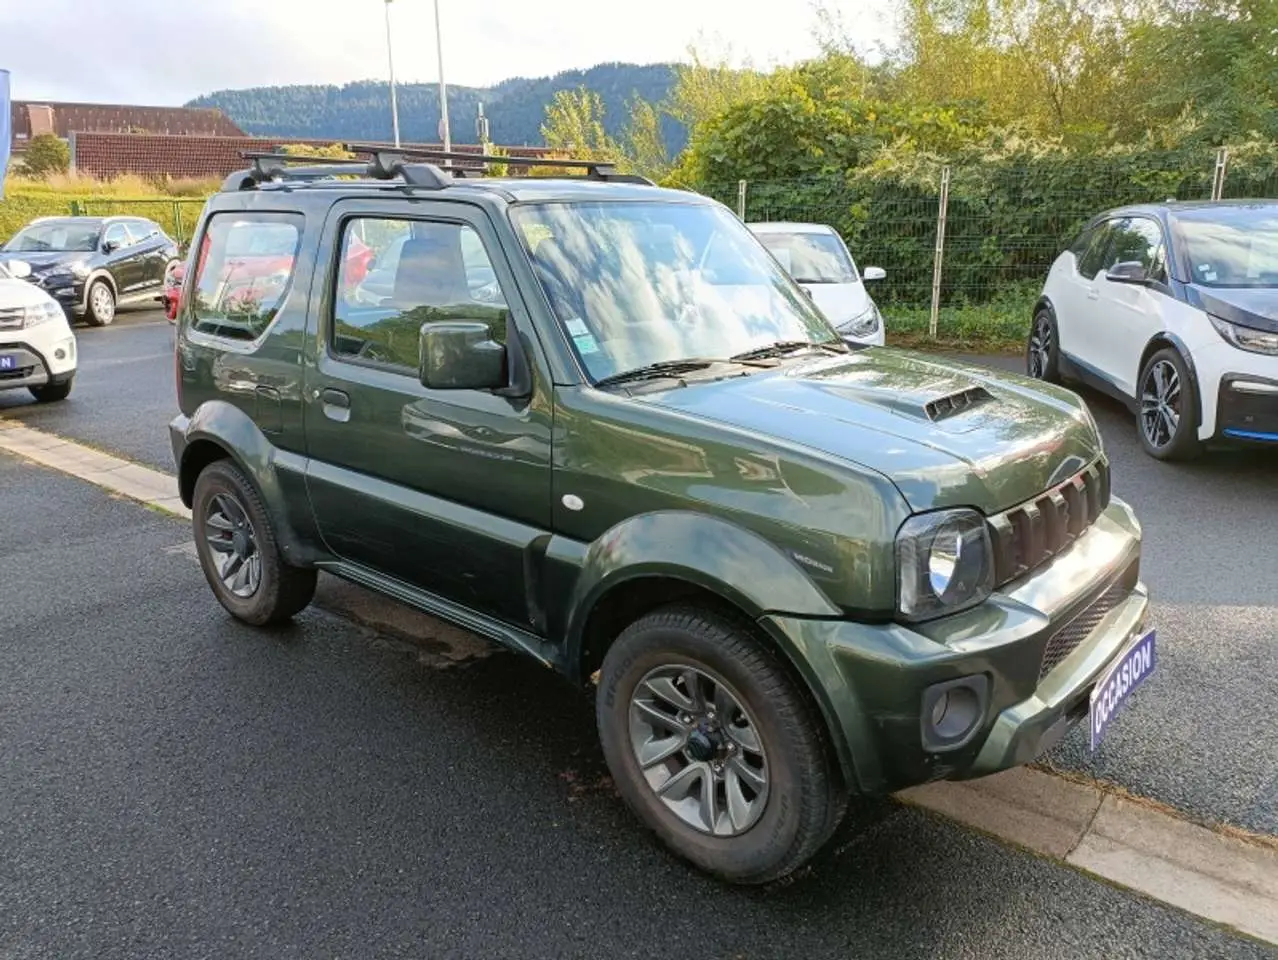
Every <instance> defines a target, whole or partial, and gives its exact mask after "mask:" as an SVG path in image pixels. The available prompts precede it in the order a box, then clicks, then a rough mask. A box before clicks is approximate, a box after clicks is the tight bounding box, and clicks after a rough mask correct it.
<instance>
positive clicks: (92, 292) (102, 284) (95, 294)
mask: <svg viewBox="0 0 1278 960" xmlns="http://www.w3.org/2000/svg"><path fill="white" fill-rule="evenodd" d="M87 319H88V321H89V323H91V324H93V325H94V326H95V327H105V326H106V325H107V324H109V323H111V322H112V321H113V320H115V294H114V293H112V292H111V286H110V284H108V283H107V282H106V281H105V280H94V281H93V285H92V286H91V287H89V309H88V312H87Z"/></svg>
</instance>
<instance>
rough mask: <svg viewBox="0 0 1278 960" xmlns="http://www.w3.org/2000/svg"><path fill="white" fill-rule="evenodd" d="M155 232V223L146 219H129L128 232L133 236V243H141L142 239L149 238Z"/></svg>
mask: <svg viewBox="0 0 1278 960" xmlns="http://www.w3.org/2000/svg"><path fill="white" fill-rule="evenodd" d="M156 233H157V228H156V226H155V224H153V223H148V222H147V221H146V220H130V221H129V234H130V236H132V237H133V242H134V243H142V242H143V241H144V240H150V239H151V238H152V237H154V236H155V234H156Z"/></svg>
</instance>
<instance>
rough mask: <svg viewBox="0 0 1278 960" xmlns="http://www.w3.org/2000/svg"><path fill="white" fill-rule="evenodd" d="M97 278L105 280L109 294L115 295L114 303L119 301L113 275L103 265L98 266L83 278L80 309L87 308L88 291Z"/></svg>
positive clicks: (118, 289) (118, 291)
mask: <svg viewBox="0 0 1278 960" xmlns="http://www.w3.org/2000/svg"><path fill="white" fill-rule="evenodd" d="M99 280H105V281H106V283H107V286H108V287H110V288H111V296H113V297H115V300H116V303H119V302H120V288H119V287H117V286H116V284H115V277H113V276H112V275H111V271H110V270H108V269H106V268H105V267H98V269H96V270H94V271H93V272H91V273H90V274H89V275H88V276H87V277H85V278H84V293H83V294H82V295H81V296H80V309H81V310H88V309H89V291H90V290H91V289H92V288H93V285H94V284H95V283H97V282H98V281H99Z"/></svg>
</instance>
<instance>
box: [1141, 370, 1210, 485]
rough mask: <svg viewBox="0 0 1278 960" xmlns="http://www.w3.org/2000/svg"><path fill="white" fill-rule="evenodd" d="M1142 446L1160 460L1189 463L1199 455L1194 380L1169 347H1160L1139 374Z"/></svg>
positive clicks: (1199, 445)
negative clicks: (1188, 461)
mask: <svg viewBox="0 0 1278 960" xmlns="http://www.w3.org/2000/svg"><path fill="white" fill-rule="evenodd" d="M1139 397H1140V412H1139V414H1138V415H1137V416H1138V417H1139V420H1138V423H1137V425H1138V428H1139V433H1140V440H1141V445H1142V446H1143V447H1144V448H1145V452H1146V453H1148V454H1149V455H1150V456H1151V457H1155V458H1157V459H1159V460H1189V459H1191V458H1193V457H1195V456H1197V455H1198V454H1199V453H1201V452H1202V443H1201V442H1200V441H1199V439H1198V424H1197V423H1195V419H1196V418H1195V416H1194V414H1195V411H1197V409H1198V391H1197V386H1196V385H1195V383H1194V378H1193V376H1192V375H1191V374H1190V372H1189V369H1188V368H1187V367H1186V365H1185V361H1184V360H1183V359H1182V358H1181V356H1180V353H1179V352H1178V351H1176V350H1174V349H1172V348H1171V347H1163V348H1162V349H1161V350H1159V351H1157V352H1156V353H1155V354H1153V356H1151V357H1150V358H1149V359H1148V360H1146V361H1145V366H1144V368H1143V369H1142V370H1141V372H1140V392H1139Z"/></svg>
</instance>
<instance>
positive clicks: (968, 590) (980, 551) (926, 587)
mask: <svg viewBox="0 0 1278 960" xmlns="http://www.w3.org/2000/svg"><path fill="white" fill-rule="evenodd" d="M896 566H897V606H898V610H899V612H900V614H901V617H902V618H904V619H906V620H914V621H917V620H930V619H932V618H933V617H940V616H944V615H945V614H948V613H956V612H958V611H959V610H964V609H966V608H968V607H971V606H975V605H976V604H978V603H980V602H981V601H982V600H984V599H985V598H986V597H988V596H989V595H990V591H991V590H992V589H993V583H994V564H993V550H992V548H991V546H990V535H989V528H988V527H987V526H986V524H985V518H984V517H983V516H981V515H980V514H979V513H977V512H976V511H974V510H944V511H940V512H937V513H924V514H920V515H918V516H916V517H910V519H909V520H907V521H905V523H904V524H903V525H902V526H901V531H900V533H898V534H897V537H896Z"/></svg>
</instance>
